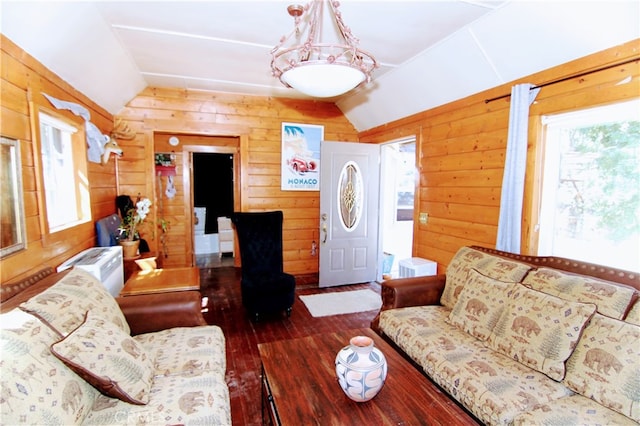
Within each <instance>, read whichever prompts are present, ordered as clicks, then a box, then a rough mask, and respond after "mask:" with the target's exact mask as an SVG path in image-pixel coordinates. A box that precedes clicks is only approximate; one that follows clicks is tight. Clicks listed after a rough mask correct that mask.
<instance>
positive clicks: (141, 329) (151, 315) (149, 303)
mask: <svg viewBox="0 0 640 426" xmlns="http://www.w3.org/2000/svg"><path fill="white" fill-rule="evenodd" d="M116 301H117V302H118V305H120V309H121V310H122V313H123V314H124V316H125V318H126V319H127V322H128V323H129V327H130V328H131V335H136V334H142V333H151V332H154V331H160V330H166V329H168V328H173V327H194V326H199V325H207V322H206V321H205V320H204V317H203V316H202V297H201V295H200V292H199V291H176V292H169V293H156V294H140V295H136V296H125V297H118V298H116Z"/></svg>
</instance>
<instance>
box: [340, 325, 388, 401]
mask: <svg viewBox="0 0 640 426" xmlns="http://www.w3.org/2000/svg"><path fill="white" fill-rule="evenodd" d="M336 375H337V376H338V383H339V384H340V387H341V388H342V390H343V391H344V393H345V394H346V395H347V396H348V397H349V398H351V399H352V400H354V401H356V402H365V401H369V400H370V399H372V398H373V397H374V396H376V395H377V394H378V392H380V389H382V386H383V385H384V381H385V379H386V378H387V360H386V358H385V357H384V355H383V354H382V352H380V350H379V349H378V348H375V347H374V346H373V339H371V338H370V337H367V336H355V337H353V338H352V339H351V340H350V341H349V346H345V347H344V348H342V349H341V350H340V352H338V355H337V356H336Z"/></svg>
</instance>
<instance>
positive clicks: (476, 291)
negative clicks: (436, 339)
mask: <svg viewBox="0 0 640 426" xmlns="http://www.w3.org/2000/svg"><path fill="white" fill-rule="evenodd" d="M516 285H517V283H513V282H503V281H498V280H494V279H493V278H490V277H486V276H484V275H482V274H481V273H479V272H478V271H476V270H475V269H472V270H470V271H469V278H468V279H467V283H466V284H465V286H464V288H463V289H462V292H461V293H460V295H459V296H458V301H457V302H456V304H455V306H454V307H453V309H452V310H451V313H450V314H449V319H448V322H449V323H450V324H452V325H455V326H456V327H458V328H460V329H462V330H464V331H466V332H467V333H469V334H471V335H472V336H474V337H476V338H478V339H480V340H487V338H488V337H489V334H491V330H493V327H494V326H495V325H496V323H497V322H498V319H499V318H500V316H501V315H502V312H503V311H504V309H505V308H506V307H507V305H508V304H509V295H510V294H511V292H512V291H513V290H514V288H515V286H516Z"/></svg>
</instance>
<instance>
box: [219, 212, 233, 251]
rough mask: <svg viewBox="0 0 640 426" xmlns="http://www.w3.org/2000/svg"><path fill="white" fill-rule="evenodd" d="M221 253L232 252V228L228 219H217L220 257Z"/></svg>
mask: <svg viewBox="0 0 640 426" xmlns="http://www.w3.org/2000/svg"><path fill="white" fill-rule="evenodd" d="M223 253H231V254H232V255H234V252H233V228H231V219H229V218H228V217H219V218H218V254H219V255H220V257H222V254H223Z"/></svg>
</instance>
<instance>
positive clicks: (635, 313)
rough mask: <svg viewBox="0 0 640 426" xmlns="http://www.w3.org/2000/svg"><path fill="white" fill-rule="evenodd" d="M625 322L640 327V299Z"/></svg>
mask: <svg viewBox="0 0 640 426" xmlns="http://www.w3.org/2000/svg"><path fill="white" fill-rule="evenodd" d="M624 320H625V322H629V323H631V324H635V325H640V299H637V300H636V303H634V304H633V306H632V307H631V309H630V310H629V313H628V314H627V316H626V318H625V319H624Z"/></svg>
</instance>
